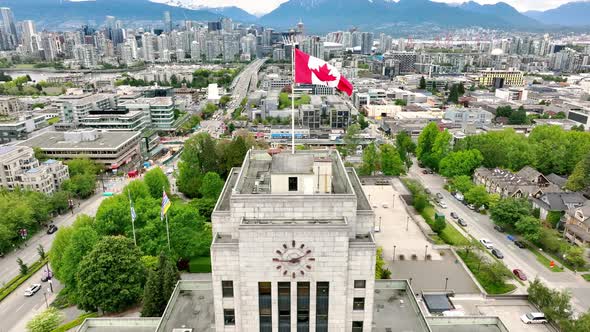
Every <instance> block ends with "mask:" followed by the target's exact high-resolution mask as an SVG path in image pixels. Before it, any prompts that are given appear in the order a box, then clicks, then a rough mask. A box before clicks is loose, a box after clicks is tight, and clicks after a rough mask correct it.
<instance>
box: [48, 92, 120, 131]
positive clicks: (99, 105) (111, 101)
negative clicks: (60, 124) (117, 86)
mask: <svg viewBox="0 0 590 332" xmlns="http://www.w3.org/2000/svg"><path fill="white" fill-rule="evenodd" d="M56 104H57V105H58V106H59V108H60V111H61V114H62V115H61V118H62V120H63V121H64V122H71V123H74V124H75V125H77V124H79V123H80V122H81V121H82V119H84V118H85V117H86V116H88V115H89V114H90V111H98V110H107V109H114V108H116V106H117V95H115V94H109V93H98V94H93V93H84V92H82V91H81V90H74V91H73V92H71V93H70V94H67V95H63V96H60V97H59V98H58V99H57V100H56Z"/></svg>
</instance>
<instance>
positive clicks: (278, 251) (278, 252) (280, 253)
mask: <svg viewBox="0 0 590 332" xmlns="http://www.w3.org/2000/svg"><path fill="white" fill-rule="evenodd" d="M275 252H276V253H277V254H279V255H282V254H283V253H282V252H281V251H280V250H277V251H275Z"/></svg>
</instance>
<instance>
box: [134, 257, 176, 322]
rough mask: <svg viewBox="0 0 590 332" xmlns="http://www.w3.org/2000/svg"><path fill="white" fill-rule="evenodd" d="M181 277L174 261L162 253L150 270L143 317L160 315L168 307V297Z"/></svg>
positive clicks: (144, 296) (145, 291)
mask: <svg viewBox="0 0 590 332" xmlns="http://www.w3.org/2000/svg"><path fill="white" fill-rule="evenodd" d="M179 279H180V276H179V274H178V270H177V269H176V265H175V264H174V262H173V261H170V259H169V258H168V257H167V256H166V255H164V253H161V254H160V257H159V260H158V265H157V267H156V269H155V270H153V271H150V272H149V275H148V279H147V282H146V285H145V288H144V293H143V308H142V310H141V316H142V317H160V316H162V314H163V313H164V309H166V304H167V303H168V299H169V298H170V296H171V295H172V292H173V291H174V286H175V285H176V282H177V281H178V280H179Z"/></svg>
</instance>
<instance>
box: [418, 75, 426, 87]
mask: <svg viewBox="0 0 590 332" xmlns="http://www.w3.org/2000/svg"><path fill="white" fill-rule="evenodd" d="M418 89H420V90H426V79H425V78H424V76H422V77H420V84H419V85H418Z"/></svg>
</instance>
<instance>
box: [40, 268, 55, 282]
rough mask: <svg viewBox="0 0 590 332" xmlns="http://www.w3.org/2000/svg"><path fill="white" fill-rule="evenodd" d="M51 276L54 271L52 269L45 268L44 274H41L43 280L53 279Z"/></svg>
mask: <svg viewBox="0 0 590 332" xmlns="http://www.w3.org/2000/svg"><path fill="white" fill-rule="evenodd" d="M51 278H53V272H51V271H50V270H43V274H42V275H41V281H42V282H46V281H49V280H51Z"/></svg>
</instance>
